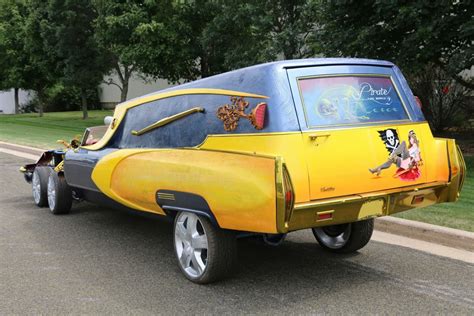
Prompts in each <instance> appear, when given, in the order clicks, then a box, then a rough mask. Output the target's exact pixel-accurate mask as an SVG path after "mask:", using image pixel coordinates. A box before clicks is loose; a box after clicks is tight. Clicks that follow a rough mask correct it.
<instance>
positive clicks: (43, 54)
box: [22, 0, 58, 116]
mask: <svg viewBox="0 0 474 316" xmlns="http://www.w3.org/2000/svg"><path fill="white" fill-rule="evenodd" d="M25 5H26V8H27V10H26V12H25V22H24V23H25V24H24V34H23V38H22V42H23V49H24V51H23V54H24V55H25V56H26V61H25V64H24V66H23V71H24V73H25V76H24V78H25V80H26V83H25V87H26V88H27V89H32V90H34V91H36V93H37V96H38V101H39V104H38V112H39V116H43V111H44V104H45V100H46V91H47V89H48V88H49V87H52V86H53V85H54V84H55V83H56V82H57V81H58V73H57V67H56V65H57V60H56V59H55V58H54V57H55V56H54V55H53V54H52V53H51V48H50V47H49V46H48V45H46V44H45V41H44V34H45V33H47V31H48V30H49V28H48V25H49V20H48V12H47V9H48V3H47V2H45V1H43V0H25Z"/></svg>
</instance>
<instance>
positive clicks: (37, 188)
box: [31, 172, 41, 204]
mask: <svg viewBox="0 0 474 316" xmlns="http://www.w3.org/2000/svg"><path fill="white" fill-rule="evenodd" d="M31 186H32V190H33V199H34V201H35V203H36V204H39V203H40V199H41V182H40V177H39V175H38V173H37V172H33V179H32V181H31Z"/></svg>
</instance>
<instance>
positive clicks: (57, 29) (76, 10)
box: [42, 0, 111, 119]
mask: <svg viewBox="0 0 474 316" xmlns="http://www.w3.org/2000/svg"><path fill="white" fill-rule="evenodd" d="M47 12H48V24H47V26H46V27H45V31H44V32H43V34H42V35H43V38H44V40H45V43H46V45H47V46H48V47H50V48H51V52H50V55H51V56H52V58H53V59H54V60H56V61H57V62H56V68H57V69H58V71H60V72H61V77H62V80H63V81H64V82H65V83H66V84H68V85H70V86H73V87H77V88H79V90H80V91H81V99H82V112H83V119H87V117H88V113H87V90H88V89H96V88H97V86H98V84H99V83H100V82H101V81H102V78H103V76H104V74H105V73H107V72H108V70H109V69H110V67H111V62H110V60H109V59H107V57H106V52H104V51H103V50H102V49H101V48H100V47H99V46H98V45H97V42H96V40H95V37H94V26H93V23H94V21H95V19H96V18H97V12H96V10H95V9H94V7H93V6H92V3H91V1H90V0H49V5H48V7H47Z"/></svg>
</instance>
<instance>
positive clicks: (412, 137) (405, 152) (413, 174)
mask: <svg viewBox="0 0 474 316" xmlns="http://www.w3.org/2000/svg"><path fill="white" fill-rule="evenodd" d="M379 133H380V137H381V138H382V139H383V140H384V141H385V146H386V147H387V150H388V151H389V152H390V156H389V158H388V160H387V161H386V162H385V163H383V164H381V165H380V166H378V167H376V168H373V169H369V171H370V172H371V173H373V174H376V175H377V176H378V175H380V173H381V171H382V170H383V169H388V168H390V166H391V165H392V164H395V165H396V166H397V167H398V169H397V172H396V173H395V174H394V175H393V177H394V178H397V177H399V178H400V179H401V180H404V181H414V180H416V179H418V178H419V177H420V170H419V168H418V167H419V166H421V162H422V160H421V155H420V147H419V142H418V138H417V137H416V134H415V132H414V131H413V130H411V131H410V132H408V147H407V144H406V142H405V141H403V142H401V144H400V142H399V140H398V135H397V132H396V131H395V130H393V129H388V130H385V131H381V132H379ZM398 144H399V145H398Z"/></svg>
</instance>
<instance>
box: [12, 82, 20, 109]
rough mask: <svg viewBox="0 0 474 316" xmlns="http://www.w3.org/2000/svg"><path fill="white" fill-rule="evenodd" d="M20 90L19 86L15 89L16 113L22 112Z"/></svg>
mask: <svg viewBox="0 0 474 316" xmlns="http://www.w3.org/2000/svg"><path fill="white" fill-rule="evenodd" d="M19 90H20V89H19V88H14V89H13V91H14V95H15V114H18V113H19V112H20V100H19V97H18V92H19Z"/></svg>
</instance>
